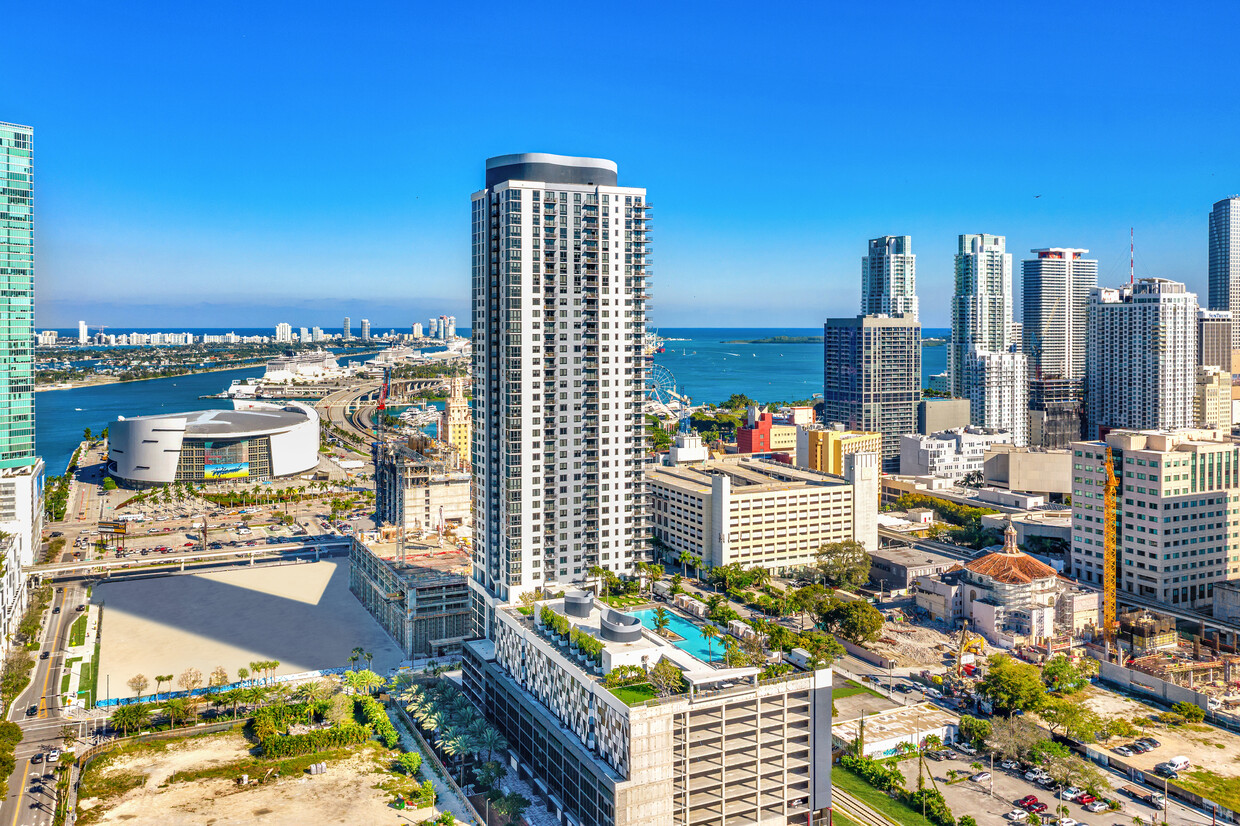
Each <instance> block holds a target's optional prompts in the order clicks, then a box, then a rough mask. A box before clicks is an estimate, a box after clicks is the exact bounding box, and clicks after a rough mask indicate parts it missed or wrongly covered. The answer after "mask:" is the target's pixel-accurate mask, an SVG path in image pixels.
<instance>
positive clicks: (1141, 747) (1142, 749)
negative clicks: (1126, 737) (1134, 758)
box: [1128, 740, 1150, 754]
mask: <svg viewBox="0 0 1240 826" xmlns="http://www.w3.org/2000/svg"><path fill="white" fill-rule="evenodd" d="M1128 748H1130V749H1132V750H1133V751H1135V752H1136V753H1137V754H1145V753H1146V752H1147V751H1149V750H1150V747H1149V746H1147V745H1145V743H1142V742H1141V741H1140V740H1138V741H1137V742H1135V743H1129V744H1128Z"/></svg>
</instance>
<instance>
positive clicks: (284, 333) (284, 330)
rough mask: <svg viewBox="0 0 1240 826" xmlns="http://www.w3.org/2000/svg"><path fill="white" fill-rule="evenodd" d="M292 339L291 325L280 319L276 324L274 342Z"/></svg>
mask: <svg viewBox="0 0 1240 826" xmlns="http://www.w3.org/2000/svg"><path fill="white" fill-rule="evenodd" d="M292 340H293V327H292V325H291V324H286V323H284V322H283V321H281V322H280V323H279V324H277V325H276V342H277V343H284V342H289V341H292Z"/></svg>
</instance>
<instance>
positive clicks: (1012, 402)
mask: <svg viewBox="0 0 1240 826" xmlns="http://www.w3.org/2000/svg"><path fill="white" fill-rule="evenodd" d="M965 367H966V372H967V374H968V376H969V381H968V382H967V385H968V388H969V395H968V399H969V420H970V423H971V424H974V425H977V426H979V427H984V428H987V429H990V430H1006V431H1008V432H1009V433H1010V434H1011V436H1012V443H1013V444H1015V445H1017V446H1021V447H1023V446H1024V445H1027V444H1029V361H1028V359H1027V357H1026V356H1025V354H1024V353H1018V352H1014V351H1013V352H1006V353H995V352H987V351H983V350H978V349H974V350H972V351H970V352H969V355H968V360H967V361H966V362H965Z"/></svg>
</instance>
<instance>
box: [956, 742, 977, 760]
mask: <svg viewBox="0 0 1240 826" xmlns="http://www.w3.org/2000/svg"><path fill="white" fill-rule="evenodd" d="M956 750H957V751H959V752H962V753H964V754H967V755H969V756H970V757H972V756H974V755H975V754H977V749H975V748H973V746H971V745H969V744H968V743H957V744H956Z"/></svg>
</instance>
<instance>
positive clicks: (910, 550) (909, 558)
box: [870, 545, 960, 566]
mask: <svg viewBox="0 0 1240 826" xmlns="http://www.w3.org/2000/svg"><path fill="white" fill-rule="evenodd" d="M870 558H872V559H873V558H877V559H882V560H885V561H887V562H894V563H896V564H897V565H908V566H913V565H950V564H952V563H955V562H959V561H960V560H958V559H955V558H953V557H950V556H946V555H944V554H936V553H934V552H932V551H922V550H918V549H917V548H914V547H912V546H911V545H896V546H892V547H889V548H879V549H878V550H876V551H873V552H872V553H871V554H870Z"/></svg>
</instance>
